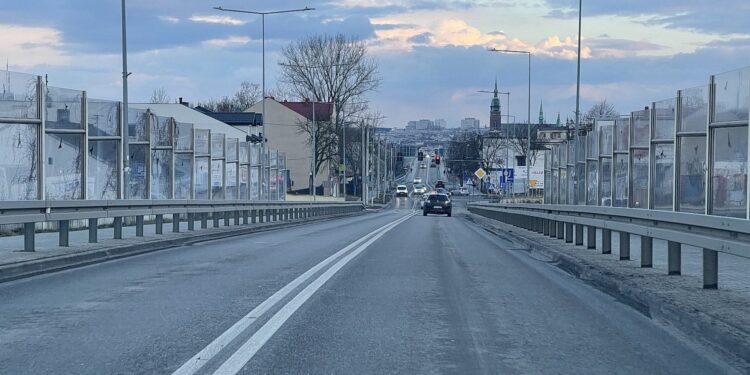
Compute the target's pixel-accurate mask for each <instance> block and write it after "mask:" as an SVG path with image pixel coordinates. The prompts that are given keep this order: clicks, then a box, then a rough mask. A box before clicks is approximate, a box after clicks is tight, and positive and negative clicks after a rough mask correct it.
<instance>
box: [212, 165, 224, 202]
mask: <svg viewBox="0 0 750 375" xmlns="http://www.w3.org/2000/svg"><path fill="white" fill-rule="evenodd" d="M211 199H213V200H222V199H224V161H223V160H212V161H211Z"/></svg>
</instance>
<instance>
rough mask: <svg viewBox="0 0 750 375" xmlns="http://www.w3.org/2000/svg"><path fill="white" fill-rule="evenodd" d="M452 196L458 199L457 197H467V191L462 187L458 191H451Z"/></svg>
mask: <svg viewBox="0 0 750 375" xmlns="http://www.w3.org/2000/svg"><path fill="white" fill-rule="evenodd" d="M453 195H455V196H457V197H459V196H466V195H469V189H467V188H465V187H462V188H459V189H453Z"/></svg>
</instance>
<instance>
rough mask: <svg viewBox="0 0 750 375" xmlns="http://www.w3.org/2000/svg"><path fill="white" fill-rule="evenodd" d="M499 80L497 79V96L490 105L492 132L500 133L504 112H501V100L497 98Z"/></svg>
mask: <svg viewBox="0 0 750 375" xmlns="http://www.w3.org/2000/svg"><path fill="white" fill-rule="evenodd" d="M497 94H498V91H497V78H496V79H495V96H494V97H493V98H492V104H490V130H497V131H500V129H501V126H502V112H501V111H500V98H499V97H498V96H497Z"/></svg>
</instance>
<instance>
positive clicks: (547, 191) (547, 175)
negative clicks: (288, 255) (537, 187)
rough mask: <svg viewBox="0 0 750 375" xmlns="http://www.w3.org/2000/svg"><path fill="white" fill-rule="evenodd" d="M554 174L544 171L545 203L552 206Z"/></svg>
mask: <svg viewBox="0 0 750 375" xmlns="http://www.w3.org/2000/svg"><path fill="white" fill-rule="evenodd" d="M550 186H552V172H551V171H544V203H546V204H551V203H552V198H551V193H552V188H551V187H550Z"/></svg>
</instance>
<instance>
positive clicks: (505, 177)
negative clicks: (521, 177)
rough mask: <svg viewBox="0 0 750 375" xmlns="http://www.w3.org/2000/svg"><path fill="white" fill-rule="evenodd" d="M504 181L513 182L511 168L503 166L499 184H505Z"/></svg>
mask: <svg viewBox="0 0 750 375" xmlns="http://www.w3.org/2000/svg"><path fill="white" fill-rule="evenodd" d="M505 182H508V183H509V184H512V183H513V168H503V171H502V173H500V184H505Z"/></svg>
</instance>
